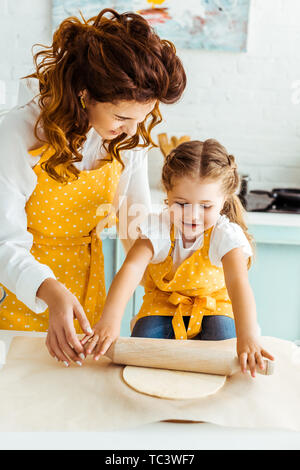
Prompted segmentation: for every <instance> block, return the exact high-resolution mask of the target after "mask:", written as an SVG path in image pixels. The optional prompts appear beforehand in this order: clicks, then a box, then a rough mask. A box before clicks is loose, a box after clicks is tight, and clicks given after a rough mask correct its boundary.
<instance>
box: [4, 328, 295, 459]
mask: <svg viewBox="0 0 300 470" xmlns="http://www.w3.org/2000/svg"><path fill="white" fill-rule="evenodd" d="M15 335H18V336H22V335H23V336H45V333H33V332H15V331H14V332H12V331H4V330H0V340H3V341H4V342H5V344H6V349H7V350H8V348H9V345H10V342H11V339H12V337H13V336H15ZM83 367H84V366H83ZM0 380H1V370H0ZM0 419H1V416H0ZM0 449H1V450H2V449H14V450H15V449H77V450H78V449H85V450H88V449H105V450H112V451H114V454H115V455H117V453H118V450H125V449H128V450H130V449H134V450H151V449H157V450H165V449H168V450H176V451H178V453H180V451H181V450H192V449H198V450H204V449H208V450H214V449H220V450H222V449H225V450H228V449H234V450H238V449H270V450H271V449H272V450H273V449H274V450H275V449H276V450H279V449H284V450H292V449H294V450H296V449H297V450H299V449H300V433H297V432H290V431H280V430H273V429H267V430H261V429H260V430H253V429H242V428H229V427H223V426H216V425H212V424H209V423H172V422H158V423H152V424H148V425H144V426H140V427H138V428H131V429H126V430H123V431H118V432H89V433H84V432H72V433H68V432H64V433H60V432H57V433H52V432H47V433H43V432H41V433H31V432H29V433H28V432H27V433H25V432H22V433H12V432H11V433H0ZM108 455H110V456H111V455H112V453H111V452H110V453H109V454H108Z"/></svg>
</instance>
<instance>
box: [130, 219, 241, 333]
mask: <svg viewBox="0 0 300 470" xmlns="http://www.w3.org/2000/svg"><path fill="white" fill-rule="evenodd" d="M212 229H213V227H211V228H210V229H208V230H207V231H205V232H204V237H203V238H204V240H203V244H202V247H201V248H199V249H198V250H197V251H195V252H194V253H193V254H192V255H191V256H190V257H188V258H186V259H185V260H184V262H183V263H182V264H181V265H180V266H179V267H178V268H177V270H176V271H175V273H174V272H173V259H172V256H171V254H172V251H173V249H174V226H172V227H171V232H170V238H171V247H170V250H169V253H168V256H167V258H166V259H165V260H164V261H163V262H161V263H157V264H154V263H151V264H149V266H148V268H147V270H146V274H145V282H144V288H145V295H144V298H143V304H142V306H141V309H140V311H139V313H138V314H137V315H136V316H135V317H134V318H133V320H132V322H131V328H132V329H133V327H134V325H135V323H136V322H137V321H138V320H139V319H140V318H143V317H146V316H149V315H163V316H172V317H173V319H172V326H173V330H174V336H175V339H190V338H193V337H194V336H197V335H198V334H199V333H200V331H201V328H202V326H201V325H202V319H203V317H204V316H205V315H226V316H228V317H230V318H233V311H232V305H231V301H230V299H229V296H228V292H227V289H226V286H225V279H224V272H223V269H222V268H218V267H216V266H213V265H212V264H211V262H210V260H209V255H208V252H209V244H210V238H211V234H212ZM183 316H189V317H190V320H189V323H188V328H187V329H186V327H185V324H184V321H183Z"/></svg>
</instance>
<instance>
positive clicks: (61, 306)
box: [37, 278, 92, 366]
mask: <svg viewBox="0 0 300 470" xmlns="http://www.w3.org/2000/svg"><path fill="white" fill-rule="evenodd" d="M37 297H39V298H40V299H42V300H44V302H46V304H47V305H48V308H49V327H48V334H47V339H46V346H47V348H48V351H49V353H50V354H51V356H52V357H54V358H57V359H58V360H59V361H63V362H64V363H65V365H66V366H69V364H70V360H72V361H74V362H76V363H77V364H79V365H81V364H82V360H84V359H85V355H84V348H83V346H82V344H81V343H80V341H79V339H78V337H77V335H76V330H75V327H74V318H76V319H77V320H78V322H79V324H80V326H81V328H82V330H83V331H84V333H85V334H86V335H89V336H91V335H92V329H91V326H90V324H89V321H88V319H87V317H86V315H85V313H84V310H83V308H82V306H81V305H80V303H79V301H78V300H77V298H76V297H75V295H73V294H72V293H71V292H70V291H69V290H68V289H67V288H66V287H65V286H64V285H63V284H61V283H60V282H59V281H57V280H56V279H51V278H48V279H46V280H45V281H44V282H43V283H42V284H41V286H40V287H39V289H38V291H37Z"/></svg>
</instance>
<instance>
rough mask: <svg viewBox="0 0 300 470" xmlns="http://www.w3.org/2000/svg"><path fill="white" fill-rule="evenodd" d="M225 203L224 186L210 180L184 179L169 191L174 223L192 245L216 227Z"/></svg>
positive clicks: (175, 181) (174, 183) (179, 179)
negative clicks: (206, 231)
mask: <svg viewBox="0 0 300 470" xmlns="http://www.w3.org/2000/svg"><path fill="white" fill-rule="evenodd" d="M224 202H225V196H224V195H223V194H222V190H221V182H220V181H215V180H209V179H207V178H206V179H204V178H200V177H196V178H195V177H194V176H190V177H189V176H183V177H180V178H177V179H176V180H174V182H173V185H172V189H171V190H170V191H168V204H169V208H170V211H171V218H172V222H173V223H174V225H175V226H176V227H177V228H178V229H179V230H180V231H181V232H182V236H183V240H186V241H189V242H192V241H195V240H196V238H198V237H199V236H200V235H201V233H203V232H204V231H205V230H207V229H209V228H210V227H212V226H213V225H215V223H216V222H217V220H218V217H219V215H220V212H221V210H222V208H223V206H224Z"/></svg>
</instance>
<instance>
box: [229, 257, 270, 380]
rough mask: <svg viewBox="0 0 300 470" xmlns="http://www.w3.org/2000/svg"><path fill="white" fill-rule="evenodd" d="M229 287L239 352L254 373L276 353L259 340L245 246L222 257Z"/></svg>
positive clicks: (240, 359)
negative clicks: (267, 348) (263, 346)
mask: <svg viewBox="0 0 300 470" xmlns="http://www.w3.org/2000/svg"><path fill="white" fill-rule="evenodd" d="M222 264H223V269H224V275H225V282H226V287H227V291H228V294H229V297H230V300H231V303H232V308H233V313H234V319H235V327H236V336H237V354H238V357H239V361H240V364H241V369H242V371H243V372H246V367H247V363H248V365H249V368H250V372H251V375H252V377H255V368H256V364H258V365H259V367H260V368H262V369H263V367H264V364H263V358H262V357H263V356H264V357H267V358H268V359H271V360H274V357H273V356H272V355H271V354H269V353H268V352H267V351H266V350H264V349H263V348H262V347H261V346H260V344H259V335H258V324H257V315H256V305H255V299H254V295H253V292H252V289H251V286H250V283H249V280H248V269H247V262H246V260H245V256H244V254H243V250H242V248H234V249H233V250H231V251H229V252H228V253H226V255H225V256H223V258H222Z"/></svg>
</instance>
